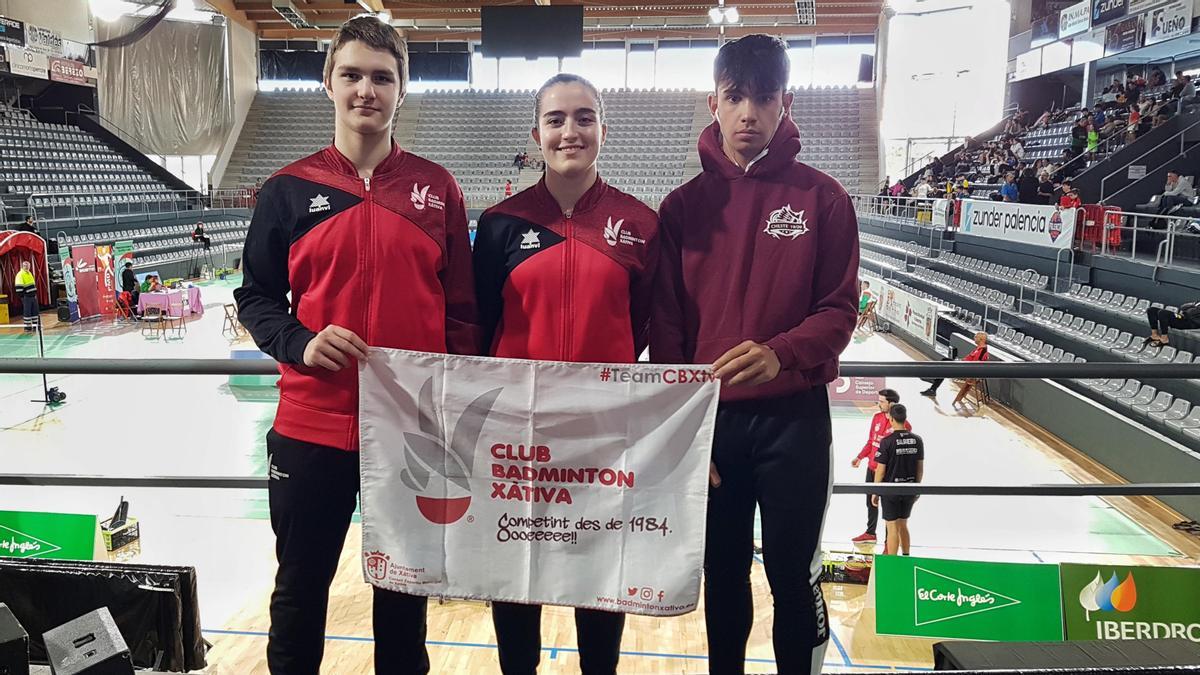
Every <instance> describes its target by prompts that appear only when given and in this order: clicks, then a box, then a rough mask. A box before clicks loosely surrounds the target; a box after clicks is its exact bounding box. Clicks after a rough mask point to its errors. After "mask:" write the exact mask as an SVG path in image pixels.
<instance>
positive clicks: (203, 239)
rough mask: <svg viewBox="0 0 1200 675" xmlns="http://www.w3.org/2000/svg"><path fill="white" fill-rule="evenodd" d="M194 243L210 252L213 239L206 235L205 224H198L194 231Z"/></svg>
mask: <svg viewBox="0 0 1200 675" xmlns="http://www.w3.org/2000/svg"><path fill="white" fill-rule="evenodd" d="M192 241H195V242H199V243H201V244H203V245H204V250H205V251H207V250H209V247H210V245H211V244H212V239H209V238H208V236H206V235H205V234H204V223H196V229H194V230H192Z"/></svg>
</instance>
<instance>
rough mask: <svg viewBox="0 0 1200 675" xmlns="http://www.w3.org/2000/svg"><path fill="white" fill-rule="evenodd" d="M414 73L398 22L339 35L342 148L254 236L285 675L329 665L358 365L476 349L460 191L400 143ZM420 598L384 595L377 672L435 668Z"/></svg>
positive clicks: (329, 74) (266, 205)
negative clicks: (273, 388) (272, 398)
mask: <svg viewBox="0 0 1200 675" xmlns="http://www.w3.org/2000/svg"><path fill="white" fill-rule="evenodd" d="M407 72H408V70H407V50H406V48H405V45H404V42H403V41H402V40H401V38H400V37H399V36H398V35H397V34H396V31H395V29H393V28H392V27H390V26H388V25H387V24H384V23H382V22H380V21H379V20H378V19H376V18H375V17H372V16H365V17H358V18H355V19H352V20H350V21H348V22H346V23H345V24H344V25H343V26H342V28H341V29H340V30H339V32H338V34H337V36H336V37H335V38H334V40H333V42H332V44H331V45H330V47H329V51H328V55H327V59H326V64H325V88H326V91H327V92H328V94H329V98H330V99H331V100H332V101H333V104H334V119H335V133H334V142H333V145H332V146H330V147H327V148H325V149H324V150H321V151H320V152H318V153H316V154H314V155H311V156H309V157H306V158H304V159H301V160H299V161H297V162H295V163H293V164H290V165H288V166H286V167H284V168H283V169H281V170H279V171H278V172H277V173H276V174H275V175H274V176H272V177H271V178H270V179H269V180H268V181H267V182H266V183H265V184H264V185H263V187H262V191H261V193H260V194H259V199H258V204H257V207H256V208H255V210H254V216H253V218H252V220H251V222H250V231H249V233H248V234H247V237H246V247H245V252H244V254H243V261H244V271H245V280H244V282H243V285H242V287H241V288H239V289H237V291H235V293H234V297H235V298H236V299H237V303H238V317H239V318H240V319H241V321H242V323H243V324H244V325H245V326H246V328H247V329H249V331H250V334H251V335H252V336H253V337H254V341H255V342H256V343H257V344H258V346H259V347H260V348H261V349H262V350H263V351H264V352H266V353H267V354H270V355H271V356H272V357H274V358H275V359H276V360H277V361H279V363H280V372H281V375H282V376H281V378H280V381H279V408H278V411H277V412H276V415H275V424H274V427H273V428H272V429H271V431H270V432H269V433H268V434H267V452H268V464H269V467H270V480H269V481H268V486H269V489H268V494H269V498H270V507H271V527H272V529H273V530H274V531H275V537H276V540H275V552H276V556H277V558H278V560H279V571H278V573H277V574H276V577H275V592H274V593H273V594H272V596H271V633H270V638H269V640H268V643H267V664H268V667H269V668H270V671H271V672H272V673H276V674H281V673H282V674H286V675H309V674H311V675H316V673H317V672H318V670H319V668H320V664H321V656H322V653H323V648H324V644H325V614H326V609H327V605H328V601H329V584H330V582H331V581H332V580H333V575H334V572H335V571H336V570H337V563H338V557H339V555H340V552H341V549H342V543H343V541H345V538H346V531H347V529H348V528H349V525H350V518H351V515H352V514H353V513H354V508H355V502H356V497H357V494H358V489H359V474H358V361H359V360H362V359H365V358H366V353H367V349H368V346H376V347H394V348H403V349H414V350H420V351H427V352H447V351H449V352H454V353H463V354H473V353H478V344H479V334H478V325H477V317H476V313H475V293H474V281H473V278H472V272H471V259H470V256H471V251H470V244H469V241H468V234H467V218H466V209H465V208H464V205H463V197H462V191H461V190H460V189H459V187H458V184H457V183H455V181H454V179H453V178H452V177H451V176H450V174H449V173H447V172H446V170H445V169H443V168H442V167H440V166H438V165H437V164H434V163H432V162H429V161H427V160H425V159H422V158H420V157H417V156H415V155H412V154H410V153H407V152H405V151H404V150H402V149H400V148H399V147H398V146H397V145H396V144H395V143H394V142H393V141H392V119H393V118H394V116H395V111H396V107H397V106H398V105H399V103H400V101H401V99H402V98H403V96H404V91H405V85H406V83H407ZM289 292H290V293H291V301H290V303H289V301H288V293H289ZM425 605H426V602H425V598H421V597H416V596H411V595H404V594H401V593H392V592H388V591H381V590H380V589H378V588H376V589H375V591H374V609H373V624H374V632H375V635H376V637H377V638H378V639H377V640H376V641H375V669H376V672H379V673H389V674H394V673H427V672H429V658H428V656H427V654H426V651H425Z"/></svg>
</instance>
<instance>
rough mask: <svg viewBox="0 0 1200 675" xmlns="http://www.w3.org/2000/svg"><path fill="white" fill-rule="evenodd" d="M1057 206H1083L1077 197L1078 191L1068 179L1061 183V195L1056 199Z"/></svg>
mask: <svg viewBox="0 0 1200 675" xmlns="http://www.w3.org/2000/svg"><path fill="white" fill-rule="evenodd" d="M1058 206H1059V208H1063V209H1077V208H1079V207H1080V206H1083V200H1082V199H1080V198H1079V193H1078V192H1076V191H1075V187H1074V186H1073V185H1071V181H1069V180H1065V181H1063V183H1062V197H1059V199H1058Z"/></svg>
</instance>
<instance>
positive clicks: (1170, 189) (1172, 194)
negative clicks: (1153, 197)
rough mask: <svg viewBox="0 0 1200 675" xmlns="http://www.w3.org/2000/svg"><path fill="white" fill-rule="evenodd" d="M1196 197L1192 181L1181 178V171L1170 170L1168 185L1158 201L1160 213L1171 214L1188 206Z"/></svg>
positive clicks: (1168, 172)
mask: <svg viewBox="0 0 1200 675" xmlns="http://www.w3.org/2000/svg"><path fill="white" fill-rule="evenodd" d="M1195 196H1196V190H1195V188H1193V187H1192V182H1191V180H1190V179H1187V180H1185V179H1183V178H1181V177H1180V175H1179V171H1177V170H1175V169H1169V170H1167V184H1166V186H1165V187H1164V188H1163V192H1162V196H1160V197H1159V199H1158V213H1159V214H1160V215H1166V214H1169V213H1171V212H1173V211H1175V210H1177V209H1178V208H1179V207H1181V206H1183V205H1184V204H1187V203H1188V202H1189V201H1190V200H1191V198H1192V197H1195Z"/></svg>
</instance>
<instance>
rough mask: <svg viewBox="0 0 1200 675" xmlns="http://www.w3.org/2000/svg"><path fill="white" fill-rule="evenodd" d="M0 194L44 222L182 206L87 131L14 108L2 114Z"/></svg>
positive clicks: (154, 181)
mask: <svg viewBox="0 0 1200 675" xmlns="http://www.w3.org/2000/svg"><path fill="white" fill-rule="evenodd" d="M32 195H37V196H33V197H32V198H31V196H32ZM0 197H2V198H3V199H4V202H5V204H6V206H7V207H8V208H10V209H15V210H18V211H24V210H25V209H26V208H28V207H32V208H33V209H34V210H35V211H37V213H38V216H39V218H40V219H42V220H49V219H52V218H56V217H70V216H74V215H79V216H83V217H87V216H93V215H111V214H120V213H136V212H140V211H144V210H147V208H148V207H147V205H153V206H156V207H157V208H158V210H170V209H171V208H174V210H179V209H182V208H183V203H182V200H179V199H177V197H176V196H175V193H173V192H172V191H171V190H170V188H168V187H167V186H166V185H164V184H163V183H162V182H161V181H159V180H158V179H156V178H154V177H153V176H151V175H150V174H148V173H147V172H145V171H144V170H142V169H141V168H140V167H138V166H137V165H136V164H134V163H133V162H131V161H130V160H129V159H127V158H126V157H124V156H122V155H120V154H119V153H118V152H116V151H115V150H113V149H112V148H110V147H109V146H108V145H107V144H105V143H104V142H102V141H100V140H98V139H97V138H95V137H94V136H92V135H91V134H89V133H87V132H85V131H83V130H81V129H79V128H77V127H72V126H68V125H61V124H48V123H45V122H40V121H38V120H36V119H34V118H33V117H32V116H30V115H29V113H28V112H27V111H24V110H20V109H15V108H5V109H3V111H2V113H0Z"/></svg>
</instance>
